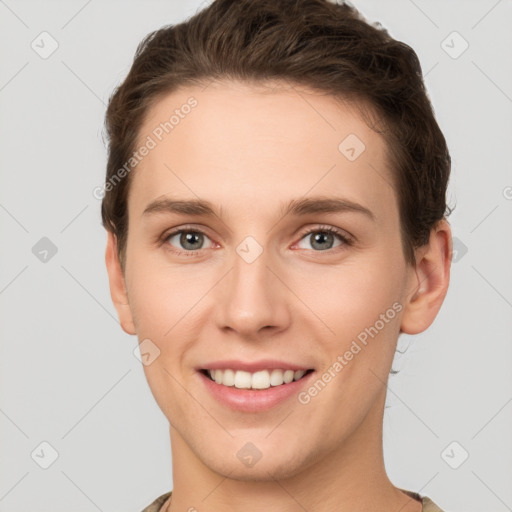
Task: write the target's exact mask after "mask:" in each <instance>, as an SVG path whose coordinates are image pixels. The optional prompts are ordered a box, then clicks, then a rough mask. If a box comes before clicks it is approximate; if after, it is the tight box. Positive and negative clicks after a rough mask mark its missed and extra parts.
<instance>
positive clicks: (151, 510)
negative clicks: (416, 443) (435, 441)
mask: <svg viewBox="0 0 512 512" xmlns="http://www.w3.org/2000/svg"><path fill="white" fill-rule="evenodd" d="M400 490H401V491H402V492H404V493H405V494H407V496H410V497H411V498H414V499H416V500H418V501H421V503H422V505H423V508H422V509H421V510H422V512H443V511H442V510H441V509H440V508H439V507H438V506H437V505H436V504H435V503H434V502H433V501H432V500H431V499H429V498H427V497H426V496H420V495H419V494H418V493H416V492H411V491H404V490H403V489H400ZM170 495H171V492H168V493H166V494H163V495H162V496H160V497H159V498H157V499H156V500H155V501H153V503H151V505H149V506H148V507H146V508H145V509H144V510H143V511H142V512H159V511H160V509H161V508H162V506H163V504H164V503H165V502H166V501H167V499H168V498H169V496H170Z"/></svg>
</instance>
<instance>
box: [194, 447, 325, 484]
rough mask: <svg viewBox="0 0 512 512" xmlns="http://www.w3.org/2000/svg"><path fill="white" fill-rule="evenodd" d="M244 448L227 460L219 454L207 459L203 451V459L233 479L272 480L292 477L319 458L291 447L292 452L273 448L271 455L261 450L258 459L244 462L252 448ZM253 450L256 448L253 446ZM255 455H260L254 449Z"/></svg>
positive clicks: (212, 467) (208, 465) (216, 470)
mask: <svg viewBox="0 0 512 512" xmlns="http://www.w3.org/2000/svg"><path fill="white" fill-rule="evenodd" d="M243 450H244V449H243V448H242V449H241V450H238V451H237V452H235V456H234V457H232V458H231V457H230V458H229V459H225V460H221V459H219V454H212V456H211V458H209V459H205V458H204V453H203V454H202V455H203V456H202V457H201V460H202V462H203V464H205V465H206V466H207V467H208V468H209V469H210V470H211V471H214V472H215V473H217V474H219V475H222V476H223V477H226V478H230V479H232V480H239V481H245V482H272V481H274V480H284V479H287V478H292V477H294V476H296V475H298V474H300V473H301V472H303V471H304V470H306V469H307V468H308V467H309V466H311V465H312V464H314V462H315V459H316V458H317V456H315V455H314V454H311V456H310V457H307V455H306V454H298V453H297V450H296V448H294V447H290V450H289V452H290V453H283V452H279V450H276V449H273V450H271V453H272V455H271V456H265V453H261V452H260V453H261V455H260V458H259V459H258V460H256V461H255V462H253V461H250V460H249V461H248V462H247V463H244V462H243V459H244V455H245V454H246V453H247V454H250V453H251V448H246V450H245V451H243ZM253 450H255V449H254V448H253ZM224 453H225V452H224ZM237 455H239V456H237ZM254 455H255V456H256V457H257V456H258V455H257V453H256V451H254Z"/></svg>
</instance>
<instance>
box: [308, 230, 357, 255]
mask: <svg viewBox="0 0 512 512" xmlns="http://www.w3.org/2000/svg"><path fill="white" fill-rule="evenodd" d="M304 240H306V241H307V240H309V242H310V244H311V247H312V248H313V249H314V250H315V251H316V252H319V251H327V250H330V249H334V248H336V247H340V246H349V245H352V240H351V238H349V237H348V236H347V235H345V234H344V233H342V232H341V231H339V230H337V229H336V228H333V227H331V226H320V227H316V228H314V229H310V230H309V231H307V232H306V233H303V234H302V236H301V241H300V242H299V244H300V243H302V242H303V241H304ZM336 240H337V241H338V244H337V245H335V243H336ZM299 247H301V248H302V249H309V247H303V246H300V245H299Z"/></svg>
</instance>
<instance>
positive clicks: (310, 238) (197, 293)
mask: <svg viewBox="0 0 512 512" xmlns="http://www.w3.org/2000/svg"><path fill="white" fill-rule="evenodd" d="M191 97H193V98H194V100H190V99H189V98H191ZM187 104H188V105H193V106H191V107H190V108H188V107H184V105H187ZM173 113H176V116H175V119H173V120H172V123H173V126H172V129H171V128H169V125H167V126H166V125H165V124H164V125H163V126H166V128H167V131H168V133H167V132H166V131H165V130H164V129H163V128H162V125H161V123H165V122H166V121H169V118H170V116H171V115H172V114H173ZM178 118H179V120H178V121H177V119H178ZM139 135H140V136H139V141H140V144H139V146H138V147H140V146H141V145H142V144H144V143H146V142H148V141H149V139H148V137H149V138H150V139H151V140H153V142H154V143H155V144H154V145H153V144H152V143H149V146H153V147H151V149H150V150H149V152H148V154H147V155H146V156H145V157H144V158H143V159H142V161H141V162H140V163H139V164H138V165H137V168H136V170H134V171H133V175H132V183H131V188H130V194H129V201H128V203H129V206H128V213H129V228H128V238H127V246H126V267H125V273H124V281H123V283H124V286H125V287H126V293H127V299H128V304H127V306H126V307H124V308H120V309H118V311H120V316H121V320H122V323H123V326H124V328H125V330H127V331H128V332H132V333H136V334H137V336H138V338H139V341H140V342H141V343H144V344H145V345H144V347H145V348H146V350H145V351H146V352H147V353H148V354H149V355H148V356H146V358H147V363H148V364H147V365H145V366H144V371H145V373H146V377H147V380H148V382H149V385H150V388H151V390H152V393H153V395H154V397H155V399H156V401H157V402H158V404H159V406H160V407H161V409H162V411H163V412H164V414H165V415H166V417H167V418H168V419H169V421H170V423H171V439H172V443H173V446H174V444H176V445H181V446H183V447H186V449H187V450H189V453H190V455H191V456H192V457H195V458H197V460H198V461H199V462H200V464H203V465H205V466H207V467H208V468H210V469H212V470H214V471H216V472H218V473H220V474H223V475H227V474H230V477H231V478H238V479H261V480H265V479H267V478H268V475H269V473H271V474H272V475H274V477H277V478H279V477H284V476H291V475H294V474H297V473H299V472H300V471H303V470H305V469H306V468H308V467H310V466H312V465H313V464H316V463H319V462H320V461H321V460H322V459H324V458H329V457H333V456H334V454H341V453H342V452H343V451H344V450H345V451H346V450H347V449H349V447H350V446H351V444H353V442H354V439H356V438H357V437H358V436H359V437H360V439H361V440H362V439H363V438H365V437H366V438H367V439H369V438H372V439H374V438H375V435H376V432H378V431H379V428H380V421H381V415H382V410H383V406H384V398H385V387H386V386H385V382H386V380H387V376H388V374H389V370H390V366H391V363H392V359H393V355H394V351H395V347H396V341H397V337H398V334H399V332H400V327H401V324H402V322H403V315H404V313H405V311H406V307H405V306H406V304H407V302H408V300H409V298H410V295H411V292H412V291H413V290H414V286H415V284H416V283H417V280H416V277H417V275H416V273H415V269H414V268H412V267H411V266H409V265H407V263H406V261H405V259H404V254H403V249H402V240H401V237H400V224H399V214H398V206H397V195H396V190H395V189H394V186H393V178H392V174H391V172H390V169H389V168H388V167H387V159H386V155H385V150H386V146H385V142H384V141H383V139H382V138H381V137H380V136H379V135H378V134H376V133H375V132H373V131H372V130H371V129H370V128H369V127H368V126H367V125H366V124H365V123H364V122H363V121H362V120H361V119H360V117H359V115H358V113H357V110H356V109H353V108H350V107H349V106H348V105H343V104H341V103H339V102H337V101H336V100H335V99H334V98H332V97H329V96H326V95H319V94H315V93H314V92H313V91H307V90H304V89H299V88H297V87H295V88H291V87H285V86H284V85H282V86H281V87H280V88H273V89H272V88H264V87H262V86H261V85H260V86H258V87H256V86H252V85H247V84H241V83H236V82H224V83H212V84H210V85H209V86H208V87H207V88H206V89H202V88H199V87H188V88H186V89H183V90H180V91H177V92H173V93H172V94H170V95H168V96H166V97H164V98H162V99H161V100H160V101H159V102H158V103H157V104H155V106H154V107H153V108H152V110H150V111H149V113H148V116H147V117H146V119H145V122H144V125H143V127H142V129H141V131H140V134H139ZM160 139H161V140H160ZM143 352H144V350H143ZM208 370H215V371H214V372H212V373H211V375H212V376H213V378H214V379H216V382H215V381H213V380H211V377H210V376H209V373H210V372H209V371H208ZM280 370H284V371H280ZM290 379H296V380H292V381H291V382H289V380H290ZM249 386H250V387H251V389H248V387H249ZM254 460H256V462H251V461H254Z"/></svg>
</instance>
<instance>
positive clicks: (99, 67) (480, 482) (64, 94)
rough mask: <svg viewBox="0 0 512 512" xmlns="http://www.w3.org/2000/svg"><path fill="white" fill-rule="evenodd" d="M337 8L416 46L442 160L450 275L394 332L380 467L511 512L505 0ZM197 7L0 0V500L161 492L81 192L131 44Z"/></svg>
mask: <svg viewBox="0 0 512 512" xmlns="http://www.w3.org/2000/svg"><path fill="white" fill-rule="evenodd" d="M354 4H355V5H356V7H358V8H359V9H360V10H361V11H362V13H363V14H364V15H365V16H367V17H368V19H369V20H370V21H379V22H380V23H382V25H383V26H384V27H386V28H387V29H388V30H389V31H390V33H391V35H392V36H394V37H395V38H397V39H400V40H402V41H404V42H406V43H407V44H409V45H411V46H412V47H413V48H414V49H415V50H416V52H417V53H418V56H419V58H420V60H421V63H422V67H423V70H424V74H425V75H426V79H425V80H426V85H427V87H428V92H429V95H430V97H431V99H432V102H433V105H434V108H435V112H436V116H437V118H438V121H439V124H440V126H441V129H442V130H443V132H444V133H445V136H446V138H447V141H448V145H449V148H450V151H451V155H452V160H453V170H452V178H451V182H450V187H449V194H448V200H449V203H450V204H451V205H452V206H456V209H455V211H454V212H453V214H452V216H451V217H450V222H451V225H452V228H453V233H454V236H455V244H456V245H455V247H456V249H457V252H456V257H455V259H454V261H453V266H452V281H451V287H450V291H449V293H448V296H447V298H446V301H445V304H444V306H443V308H442V310H441V312H440V314H439V316H438V318H437V319H436V321H435V322H434V324H433V325H432V326H431V328H430V329H428V330H427V331H426V332H425V333H423V334H421V335H419V336H415V337H407V336H405V335H404V336H402V337H401V338H400V340H399V348H400V350H402V351H403V350H405V349H406V350H405V352H404V354H403V355H400V354H397V358H396V360H395V363H394V368H395V369H398V370H399V373H398V374H397V375H396V376H392V377H391V378H390V381H389V392H388V408H387V409H386V413H385V422H384V425H385V426H384V453H385V460H386V465H387V469H388V472H389V475H390V477H391V479H392V480H393V482H394V483H395V484H396V485H398V486H400V487H402V488H405V489H410V490H415V491H419V492H420V493H421V494H424V495H427V496H430V497H431V498H432V499H433V500H434V501H435V502H437V503H438V504H439V505H440V506H441V507H442V508H443V509H445V510H447V511H453V512H457V511H460V512H476V511H482V512H505V511H507V510H512V486H511V482H512V436H511V432H512V373H511V367H512V364H511V361H512V344H511V338H512V336H511V334H512V329H511V325H512V322H511V319H512V318H511V317H512V275H511V262H512V258H511V256H512V237H511V233H512V173H511V162H512V154H511V153H512V151H511V140H512V139H511V135H512V116H511V114H512V59H511V56H512V51H511V50H512V31H511V30H510V26H511V23H512V2H510V1H505V0H502V1H496V0H480V1H468V0H458V1H453V0H452V1H449V2H447V1H439V0H438V1H432V0H429V1H427V0H415V1H412V0H393V1H389V0H388V1H386V2H382V1H379V0H355V1H354ZM200 5H201V2H199V1H198V0H186V1H177V0H167V1H155V0H153V1H148V0H145V1H142V0H138V1H134V0H132V1H127V0H123V1H108V2H107V1H101V0H89V1H85V0H79V1H75V0H73V1H69V0H68V1H65V2H64V1H61V2H57V1H45V2H37V1H28V0H27V1H23V0H17V1H16V0H1V1H0V63H1V64H0V149H1V150H0V171H1V186H0V226H1V235H2V243H1V248H0V334H1V349H0V449H1V453H0V511H1V512H5V511H9V512H26V511H27V510H31V511H33V512H43V511H44V512H64V511H67V512H69V511H70V510H72V511H76V512H94V511H95V510H100V511H105V512H106V511H110V512H121V511H122V512H128V511H133V512H140V510H142V508H143V507H144V506H146V505H148V504H149V503H150V502H151V501H152V500H153V499H155V498H156V497H157V496H159V495H160V494H163V493H164V492H167V491H169V490H170V489H171V488H172V473H171V456H170V444H169V433H168V425H167V421H166V419H165V417H164V416H163V414H162V413H161V411H160V410H159V409H158V407H157V405H156V403H155V402H154V399H153V397H152V395H151V393H150V391H149V388H148V385H147V383H146V380H145V377H144V374H143V371H142V366H141V363H140V362H139V361H138V360H137V358H136V357H135V356H134V352H133V351H134V349H135V348H136V347H137V341H136V339H135V337H131V336H128V335H126V334H125V333H124V332H123V331H122V330H121V328H120V326H119V324H118V322H117V317H116V314H115V310H114V308H113V306H112V304H111V300H110V295H109V290H108V282H107V274H106V270H105V265H104V247H105V241H106V234H105V232H104V230H103V228H102V227H101V224H100V201H98V200H97V199H96V198H95V197H94V196H93V190H94V189H95V187H97V186H98V185H101V184H102V183H103V181H104V173H105V163H106V149H105V146H104V143H103V140H102V130H103V120H104V114H105V108H106V103H107V101H108V98H109V96H110V94H111V93H112V91H113V89H114V87H115V86H116V85H117V84H118V83H119V82H120V81H121V80H122V79H123V78H124V77H125V75H126V73H127V72H128V70H129V68H130V65H131V62H132V58H133V55H134V52H135V49H136V46H137V44H138V43H139V41H140V40H141V39H142V38H143V37H144V36H145V35H146V34H147V33H149V32H150V31H152V30H155V29H157V28H160V27H161V26H163V25H166V24H170V23H176V22H179V21H182V20H184V19H185V18H186V17H188V16H190V15H192V14H193V13H194V12H196V10H197V9H198V8H199V6H200ZM42 443H43V444H42ZM43 466H48V467H47V468H46V469H44V467H43Z"/></svg>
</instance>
